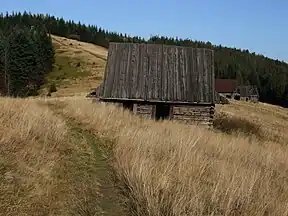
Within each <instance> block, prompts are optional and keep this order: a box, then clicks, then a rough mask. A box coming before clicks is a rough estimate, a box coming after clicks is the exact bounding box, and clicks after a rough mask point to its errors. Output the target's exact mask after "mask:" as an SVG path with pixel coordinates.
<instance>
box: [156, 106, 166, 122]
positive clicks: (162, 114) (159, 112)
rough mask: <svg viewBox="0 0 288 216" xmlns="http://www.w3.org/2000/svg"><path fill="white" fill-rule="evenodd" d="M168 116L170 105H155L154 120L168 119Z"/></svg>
mask: <svg viewBox="0 0 288 216" xmlns="http://www.w3.org/2000/svg"><path fill="white" fill-rule="evenodd" d="M169 115H170V105H168V104H157V105H156V113H155V119H156V120H160V119H162V120H164V119H168V118H169Z"/></svg>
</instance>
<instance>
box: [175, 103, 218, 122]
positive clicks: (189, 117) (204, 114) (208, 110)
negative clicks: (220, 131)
mask: <svg viewBox="0 0 288 216" xmlns="http://www.w3.org/2000/svg"><path fill="white" fill-rule="evenodd" d="M172 109H173V111H172V115H173V116H172V118H173V120H176V121H181V122H184V123H186V124H208V125H212V122H213V117H214V112H215V107H214V106H183V105H177V106H173V108H172Z"/></svg>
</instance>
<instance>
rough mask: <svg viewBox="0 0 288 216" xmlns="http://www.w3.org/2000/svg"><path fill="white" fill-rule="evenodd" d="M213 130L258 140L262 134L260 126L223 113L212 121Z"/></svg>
mask: <svg viewBox="0 0 288 216" xmlns="http://www.w3.org/2000/svg"><path fill="white" fill-rule="evenodd" d="M213 127H214V129H216V130H218V131H221V132H224V133H227V134H233V133H243V134H245V135H248V136H249V135H254V136H256V137H257V138H259V139H262V138H263V132H262V130H261V128H260V125H258V124H256V123H253V122H250V121H248V120H247V119H244V118H241V117H236V116H229V115H227V114H225V113H219V114H217V115H216V118H215V119H214V121H213Z"/></svg>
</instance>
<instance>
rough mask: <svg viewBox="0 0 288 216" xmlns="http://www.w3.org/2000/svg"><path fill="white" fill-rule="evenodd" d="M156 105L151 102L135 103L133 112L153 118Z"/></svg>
mask: <svg viewBox="0 0 288 216" xmlns="http://www.w3.org/2000/svg"><path fill="white" fill-rule="evenodd" d="M154 109H155V107H154V106H153V105H150V104H134V106H133V113H135V114H137V115H139V116H140V117H143V118H153V113H154Z"/></svg>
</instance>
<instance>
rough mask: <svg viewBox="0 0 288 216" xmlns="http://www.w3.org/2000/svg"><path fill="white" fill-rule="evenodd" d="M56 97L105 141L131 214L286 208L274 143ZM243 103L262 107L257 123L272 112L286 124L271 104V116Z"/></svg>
mask: <svg viewBox="0 0 288 216" xmlns="http://www.w3.org/2000/svg"><path fill="white" fill-rule="evenodd" d="M61 100H62V102H63V104H65V105H64V107H62V108H61V110H62V112H63V113H64V114H65V115H66V116H69V117H73V118H75V119H76V120H77V121H78V122H81V123H82V124H83V126H85V127H87V128H88V129H90V130H92V131H93V132H94V133H95V135H97V136H99V137H102V138H109V139H110V140H113V142H114V145H112V152H113V155H114V168H115V171H116V174H117V177H118V180H119V182H120V186H121V187H122V191H123V193H124V195H125V197H126V198H127V200H126V205H127V207H128V208H129V209H130V211H131V212H132V215H151V216H152V215H153V216H157V215H159V216H160V215H166V216H167V215H175V216H176V215H177V216H179V215H198V216H200V215H201V216H202V215H203V216H204V215H205V216H206V215H225V216H226V215H227V216H228V215H229V216H230V215H234V216H236V215H244V216H246V215H247V216H248V215H249V216H251V215H253V216H254V215H259V216H260V215H261V216H262V215H277V216H283V215H288V206H287V200H288V180H287V175H288V157H287V156H288V150H287V146H284V145H283V143H282V142H281V144H280V143H276V142H274V141H271V140H269V136H266V140H262V141H261V142H258V141H257V140H256V139H254V138H251V137H248V136H247V135H242V134H234V135H233V136H231V135H226V134H223V133H219V132H214V131H209V130H206V129H203V128H197V127H193V126H185V125H180V124H174V123H171V122H163V123H155V122H153V121H150V120H140V119H138V118H137V117H134V116H132V115H131V114H130V113H127V112H122V111H121V110H119V108H115V107H113V106H105V105H103V104H91V103H90V102H88V101H86V100H81V99H79V98H63V99H61ZM55 102H57V104H59V103H60V99H59V100H57V101H55ZM243 106H245V107H247V108H248V107H249V106H253V107H254V109H256V110H257V112H260V111H261V112H263V119H261V124H265V125H263V126H262V129H265V128H270V124H271V121H272V120H273V119H274V121H277V120H278V118H282V121H281V122H277V123H275V122H274V124H275V125H276V124H277V125H276V127H278V128H279V130H280V128H281V125H285V124H286V123H285V120H284V119H285V118H286V117H287V113H286V111H285V110H284V111H282V110H280V109H278V110H276V111H275V113H276V114H275V115H274V116H276V118H274V117H272V115H273V114H272V115H271V116H270V117H268V114H267V115H266V114H265V113H266V112H269V111H267V110H266V109H270V108H260V106H261V105H248V104H245V105H243ZM258 106H259V107H258ZM224 109H227V110H225V111H226V112H228V111H233V109H235V110H236V105H235V104H232V105H231V106H230V105H229V106H227V107H223V109H222V111H223V110H224ZM248 109H249V108H248ZM250 109H251V110H253V108H252V107H250ZM240 110H241V106H240ZM251 110H250V111H251ZM237 111H238V113H239V110H237ZM244 113H245V111H244V108H243V111H242V112H241V113H240V115H242V117H243V118H248V116H249V114H246V115H244ZM250 115H251V113H250ZM255 115H256V113H255ZM258 115H260V114H259V113H258ZM265 115H266V116H265ZM255 118H256V117H255ZM276 119H277V120H276ZM266 121H267V122H266ZM270 129H271V130H272V128H270ZM285 137H286V136H285V134H282V135H281V139H285ZM287 141H288V140H287V139H286V143H288V142H287ZM110 147H111V146H110Z"/></svg>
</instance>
